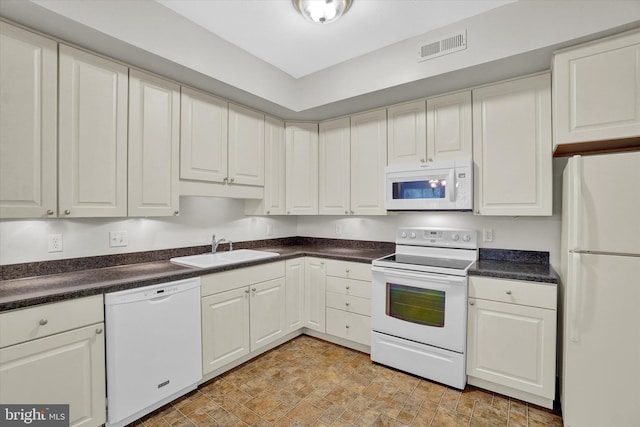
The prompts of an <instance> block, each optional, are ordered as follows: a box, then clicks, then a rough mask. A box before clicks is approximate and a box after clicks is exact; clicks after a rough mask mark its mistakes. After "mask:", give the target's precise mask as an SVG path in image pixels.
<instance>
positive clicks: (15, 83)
mask: <svg viewBox="0 0 640 427" xmlns="http://www.w3.org/2000/svg"><path fill="white" fill-rule="evenodd" d="M57 49H58V47H57V43H56V42H54V41H53V40H49V39H47V38H44V37H41V36H39V35H36V34H33V33H30V32H28V31H25V30H22V29H20V28H17V27H14V26H12V25H9V24H7V23H4V22H0V58H1V60H0V218H44V217H49V216H55V215H57V212H58V209H57V171H56V164H57V119H58V113H57V100H58V95H57V92H58V58H57Z"/></svg>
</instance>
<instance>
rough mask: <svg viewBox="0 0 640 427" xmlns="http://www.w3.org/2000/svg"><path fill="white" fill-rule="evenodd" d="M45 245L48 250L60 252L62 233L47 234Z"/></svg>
mask: <svg viewBox="0 0 640 427" xmlns="http://www.w3.org/2000/svg"><path fill="white" fill-rule="evenodd" d="M47 247H48V249H47V250H48V252H62V234H49V236H48V241H47Z"/></svg>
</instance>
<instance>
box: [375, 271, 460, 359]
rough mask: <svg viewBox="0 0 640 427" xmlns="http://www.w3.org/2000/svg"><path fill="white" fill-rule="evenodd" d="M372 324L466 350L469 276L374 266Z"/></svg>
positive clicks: (389, 331) (406, 336)
mask: <svg viewBox="0 0 640 427" xmlns="http://www.w3.org/2000/svg"><path fill="white" fill-rule="evenodd" d="M371 327H372V329H373V330H374V331H376V332H381V333H384V334H388V335H393V336H395V337H399V338H404V339H408V340H412V341H416V342H418V343H422V344H427V345H432V346H435V347H440V348H443V349H447V350H451V351H455V352H458V353H464V351H465V347H466V330H467V277H466V276H450V275H445V274H432V273H423V272H414V271H407V270H397V269H392V268H384V267H375V266H374V267H373V287H372V300H371Z"/></svg>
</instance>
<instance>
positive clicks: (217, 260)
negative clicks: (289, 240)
mask: <svg viewBox="0 0 640 427" xmlns="http://www.w3.org/2000/svg"><path fill="white" fill-rule="evenodd" d="M279 255H280V254H278V253H276V252H265V251H256V250H253V249H238V250H235V251H229V252H216V253H206V254H201V255H191V256H183V257H177V258H171V259H170V260H169V261H171V262H172V263H174V264H180V265H186V266H187V267H198V268H210V267H221V266H223V265H230V264H238V263H241V262H248V261H255V260H259V259H265V258H273V257H277V256H279Z"/></svg>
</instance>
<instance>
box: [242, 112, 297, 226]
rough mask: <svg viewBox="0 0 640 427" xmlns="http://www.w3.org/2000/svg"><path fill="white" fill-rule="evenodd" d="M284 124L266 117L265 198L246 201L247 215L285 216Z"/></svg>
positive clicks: (245, 210)
mask: <svg viewBox="0 0 640 427" xmlns="http://www.w3.org/2000/svg"><path fill="white" fill-rule="evenodd" d="M285 175H286V172H285V143H284V122H283V121H282V120H278V119H276V118H273V117H269V116H266V117H265V120H264V198H263V199H260V200H246V201H245V205H244V206H245V208H244V213H245V214H247V215H284V214H285V213H286V212H287V211H286V205H285V200H286V199H285V182H286V181H285Z"/></svg>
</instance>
